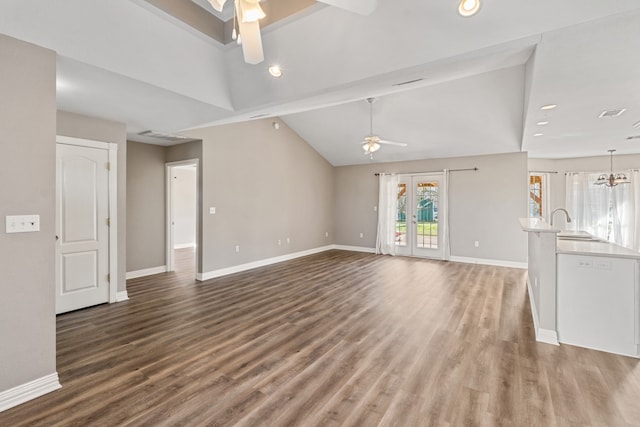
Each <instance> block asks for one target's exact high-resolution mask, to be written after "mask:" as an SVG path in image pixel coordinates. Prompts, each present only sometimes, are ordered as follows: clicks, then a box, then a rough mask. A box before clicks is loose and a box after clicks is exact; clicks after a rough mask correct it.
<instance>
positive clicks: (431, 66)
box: [0, 0, 640, 165]
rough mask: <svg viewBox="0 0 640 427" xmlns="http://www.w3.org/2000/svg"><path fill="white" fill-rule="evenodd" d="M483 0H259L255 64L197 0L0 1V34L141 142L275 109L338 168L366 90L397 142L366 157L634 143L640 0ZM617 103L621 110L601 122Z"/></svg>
mask: <svg viewBox="0 0 640 427" xmlns="http://www.w3.org/2000/svg"><path fill="white" fill-rule="evenodd" d="M287 1H288V0H287ZM482 1H483V6H482V9H481V10H480V12H479V13H478V14H477V15H476V16H474V17H472V18H462V17H461V16H459V15H458V14H457V6H458V2H457V0H446V1H438V2H433V1H424V0H401V1H398V0H396V1H392V0H378V6H377V8H376V9H375V11H374V12H373V13H371V14H369V15H359V14H355V13H351V12H348V11H345V10H343V9H340V8H337V7H334V6H327V5H323V4H319V3H318V4H312V2H307V3H309V4H310V5H309V4H307V6H305V7H302V8H300V9H295V10H291V9H287V7H285V6H283V5H280V6H278V4H277V3H278V2H285V0H265V2H264V4H265V9H267V10H268V7H267V5H269V4H270V3H271V5H270V6H271V7H272V8H273V9H274V10H276V9H278V7H280V9H282V10H285V9H286V10H289V11H288V12H286V13H283V14H282V16H278V19H279V20H277V21H276V22H274V23H272V24H270V25H267V26H266V27H265V28H263V32H262V38H263V46H264V52H265V61H264V63H262V64H259V65H248V64H245V63H244V61H243V58H242V53H241V49H240V48H239V47H238V46H236V45H235V44H233V43H230V44H229V43H226V39H224V34H223V38H222V42H221V41H218V39H220V38H219V37H218V38H216V37H214V36H213V35H212V33H211V32H216V31H222V32H223V33H224V32H225V31H227V32H228V31H229V29H228V26H227V28H226V29H225V28H224V23H222V24H216V23H215V21H213V20H217V21H218V22H221V20H224V19H226V18H225V17H223V16H221V17H214V15H212V12H213V10H212V9H211V8H209V7H208V4H207V2H205V1H201V0H171V1H170V2H168V1H160V0H153V1H152V0H149V1H145V0H114V1H97V0H65V1H64V2H58V1H56V2H53V1H46V0H29V1H24V0H3V1H2V2H1V3H0V33H2V34H6V35H9V36H12V37H15V38H18V39H22V40H25V41H28V42H31V43H34V44H37V45H40V46H44V47H47V48H50V49H53V50H55V51H56V52H57V53H58V106H59V108H60V109H63V110H67V111H72V112H77V113H82V114H88V115H93V116H98V117H103V118H106V119H111V120H117V121H121V122H124V123H126V124H127V129H128V132H129V138H130V139H132V140H138V141H141V142H150V143H161V141H160V140H156V139H153V138H148V137H144V136H140V135H138V133H139V132H141V131H145V130H150V129H151V130H155V131H161V132H167V133H179V132H180V131H182V130H186V129H192V128H197V127H205V126H216V125H221V124H225V123H232V122H240V121H245V120H251V119H252V118H256V117H276V116H277V117H280V118H281V119H282V120H283V121H285V122H286V123H287V125H288V126H290V127H291V128H292V129H294V130H295V131H296V132H297V133H298V134H299V135H300V136H301V137H303V138H304V139H305V140H306V141H307V142H308V143H309V144H310V145H312V146H313V147H314V148H315V149H316V150H317V151H318V152H319V153H320V154H321V155H323V156H324V157H325V158H326V159H327V160H328V161H330V162H331V163H332V164H334V165H346V164H357V163H364V162H370V161H372V160H371V159H370V158H369V157H366V156H363V155H362V150H361V148H360V147H359V145H358V142H360V141H362V139H363V137H364V136H365V135H366V134H367V133H368V131H369V105H368V104H367V102H365V98H367V97H376V98H377V101H376V102H375V103H374V126H373V127H374V129H373V130H374V133H376V134H378V135H380V136H381V137H382V138H383V139H389V140H395V141H402V142H406V143H408V146H407V147H395V146H384V147H383V148H382V149H380V151H378V152H376V153H375V155H374V159H373V161H391V160H408V159H418V158H431V157H449V156H461V155H472V154H488V153H500V152H513V151H521V150H522V151H528V152H529V155H530V156H531V157H547V158H561V157H580V156H592V155H603V154H606V150H607V149H608V148H617V149H618V151H619V153H640V140H637V139H636V140H633V139H631V140H628V139H627V138H628V137H630V136H634V135H636V134H640V129H637V128H634V127H633V125H634V124H636V123H638V122H640V91H638V88H639V87H640V73H638V72H637V70H638V68H639V66H640V3H639V2H638V1H637V0H616V1H615V2H614V1H608V2H604V1H601V0H563V1H561V2H559V1H557V0H536V1H535V2H532V1H525V0H482ZM163 3H164V5H165V6H164V7H163V5H162V4H163ZM167 5H168V6H167ZM278 13H279V12H278ZM274 14H276V12H274ZM208 20H212V21H211V22H212V23H213V24H212V26H211V27H209V26H208V22H209V21H208ZM220 25H222V27H220ZM205 27H206V28H205ZM218 27H220V28H222V29H220V28H218ZM273 63H278V64H280V65H281V67H282V69H283V70H284V76H283V77H281V78H279V79H275V78H273V77H271V76H270V75H269V74H268V73H267V66H268V65H270V64H273ZM407 81H414V82H413V83H408V84H401V83H404V82H407ZM546 104H557V108H555V109H553V110H546V111H545V110H541V109H540V107H541V106H543V105H546ZM613 109H625V111H624V112H623V113H622V114H621V115H620V116H618V117H607V118H598V116H599V115H600V113H601V112H602V111H604V110H613ZM539 122H548V124H545V125H538V124H537V123H539ZM639 126H640V125H639ZM537 134H542V135H538V136H534V135H537Z"/></svg>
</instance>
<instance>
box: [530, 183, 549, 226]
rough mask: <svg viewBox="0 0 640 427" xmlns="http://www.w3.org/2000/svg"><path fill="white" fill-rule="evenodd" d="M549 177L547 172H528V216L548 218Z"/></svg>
mask: <svg viewBox="0 0 640 427" xmlns="http://www.w3.org/2000/svg"><path fill="white" fill-rule="evenodd" d="M550 190H551V179H550V175H549V173H548V172H530V173H529V217H531V218H544V219H546V220H547V221H548V220H549V213H550V209H549V207H550V203H549V200H550V199H551V196H550V195H551V191H550Z"/></svg>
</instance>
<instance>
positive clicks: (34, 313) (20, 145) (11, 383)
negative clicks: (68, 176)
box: [0, 35, 56, 392]
mask: <svg viewBox="0 0 640 427" xmlns="http://www.w3.org/2000/svg"><path fill="white" fill-rule="evenodd" d="M0 64H2V65H1V66H0V67H1V70H2V71H0V75H2V78H0V134H1V135H2V138H1V139H0V147H1V149H2V152H3V157H4V159H5V161H4V162H3V164H2V167H1V168H0V182H2V185H0V218H2V224H3V225H2V227H3V228H4V217H5V216H6V215H19V214H39V215H40V231H39V232H34V233H19V234H5V233H4V229H3V230H2V232H0V259H2V267H1V268H0V294H1V295H2V297H0V340H1V342H2V344H1V345H0V392H2V391H5V390H8V389H11V388H13V387H16V386H18V385H21V384H24V383H27V382H29V381H33V380H35V379H37V378H41V377H43V376H45V375H49V374H52V373H55V371H56V335H55V334H56V323H55V289H54V288H55V286H54V262H55V260H54V251H55V248H54V243H55V226H54V218H55V135H56V83H55V75H56V56H55V53H54V52H52V51H50V50H47V49H43V48H40V47H37V46H34V45H31V44H28V43H25V42H22V41H18V40H15V39H12V38H9V37H6V36H3V35H0Z"/></svg>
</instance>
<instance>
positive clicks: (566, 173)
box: [564, 169, 640, 175]
mask: <svg viewBox="0 0 640 427" xmlns="http://www.w3.org/2000/svg"><path fill="white" fill-rule="evenodd" d="M621 170H622V171H623V172H624V171H627V172H640V169H621ZM610 172H611V171H605V172H597V171H590V172H589V171H585V172H565V173H564V174H565V175H578V174H581V173H592V174H596V173H599V174H606V173H610Z"/></svg>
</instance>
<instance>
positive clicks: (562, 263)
mask: <svg viewBox="0 0 640 427" xmlns="http://www.w3.org/2000/svg"><path fill="white" fill-rule="evenodd" d="M520 226H521V227H522V230H523V231H525V232H527V234H528V245H529V257H528V258H529V260H528V281H527V287H528V293H529V302H530V304H531V314H532V316H533V323H534V330H535V333H536V340H537V341H541V342H545V343H548V344H555V345H559V344H560V343H564V344H571V345H577V346H581V347H587V348H592V349H596V350H601V351H607V352H611V353H617V354H623V355H627V356H631V357H640V252H637V251H633V250H631V249H627V248H624V247H622V246H619V245H616V244H614V243H609V242H605V241H600V240H598V239H597V238H594V237H592V236H591V235H589V233H586V232H581V231H560V230H559V229H557V228H554V227H552V226H551V225H550V224H547V223H546V222H545V221H544V220H541V219H538V218H520Z"/></svg>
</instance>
